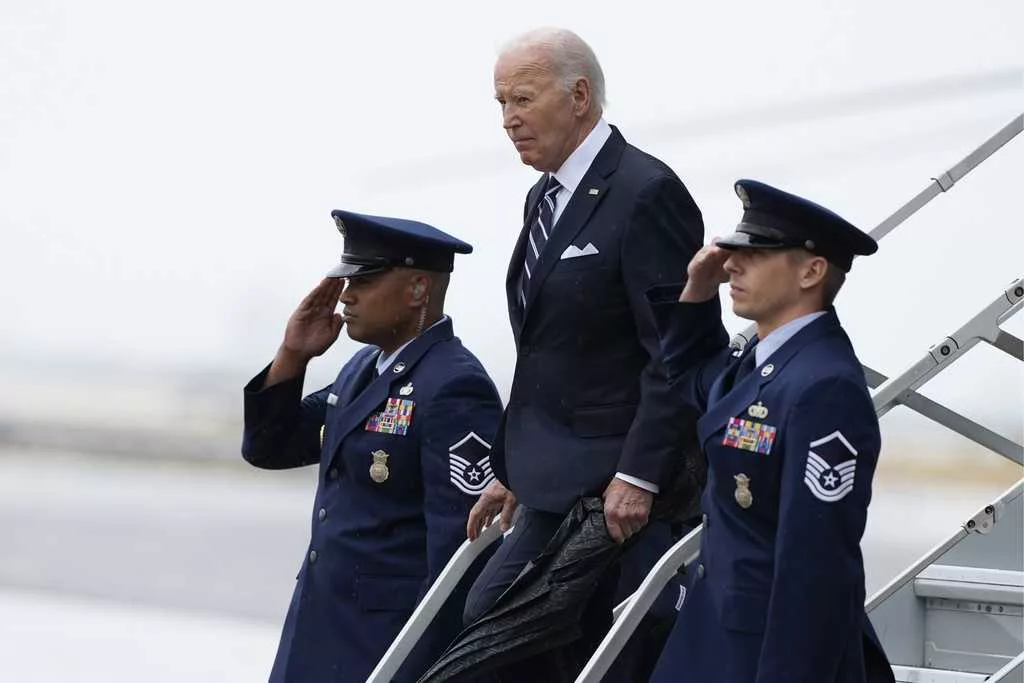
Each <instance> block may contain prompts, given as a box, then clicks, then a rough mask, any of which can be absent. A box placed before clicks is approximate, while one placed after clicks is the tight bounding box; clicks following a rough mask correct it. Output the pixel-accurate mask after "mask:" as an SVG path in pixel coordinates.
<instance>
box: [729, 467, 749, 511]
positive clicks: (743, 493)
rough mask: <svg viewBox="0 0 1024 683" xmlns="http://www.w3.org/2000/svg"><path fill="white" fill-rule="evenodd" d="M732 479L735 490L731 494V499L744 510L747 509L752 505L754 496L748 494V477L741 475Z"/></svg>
mask: <svg viewBox="0 0 1024 683" xmlns="http://www.w3.org/2000/svg"><path fill="white" fill-rule="evenodd" d="M733 479H735V480H736V490H735V491H734V492H733V494H732V495H733V498H735V499H736V503H737V504H738V505H739V506H740V507H741V508H743V509H744V510H746V509H747V508H748V507H750V506H751V505H753V504H754V494H753V493H751V492H750V477H748V476H747V475H745V474H743V473H742V472H741V473H740V474H737V475H734V476H733Z"/></svg>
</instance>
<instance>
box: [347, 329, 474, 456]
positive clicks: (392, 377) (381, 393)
mask: <svg viewBox="0 0 1024 683" xmlns="http://www.w3.org/2000/svg"><path fill="white" fill-rule="evenodd" d="M453 336H454V335H453V332H452V321H451V320H450V319H448V320H445V321H444V322H441V323H439V324H437V325H435V326H434V327H431V328H430V329H429V330H427V331H426V332H424V333H423V334H421V335H420V336H419V337H416V339H414V340H413V341H412V342H411V343H410V344H409V345H408V346H406V347H405V348H404V349H402V352H401V353H400V354H398V357H397V358H395V360H394V361H392V363H391V365H390V366H389V367H388V369H387V370H385V371H384V373H383V374H382V375H380V376H379V377H377V378H376V379H374V380H373V381H372V382H370V384H369V386H367V387H366V388H365V389H364V390H363V391H362V392H360V393H358V394H356V395H354V396H351V397H350V401H351V402H350V403H348V404H345V405H344V406H343V407H342V406H340V407H341V410H340V411H339V412H340V413H341V416H340V419H339V420H338V422H337V424H336V425H335V428H334V430H333V431H334V435H333V438H334V443H333V445H332V448H331V460H332V461H333V460H334V458H336V457H337V455H338V450H339V447H340V445H341V443H342V441H344V440H345V438H346V437H347V436H348V435H349V434H350V433H351V432H352V430H354V429H355V428H356V427H358V426H360V425H363V424H365V423H366V420H367V419H369V417H370V415H372V414H373V413H374V412H376V411H377V409H378V408H380V405H381V404H382V403H384V401H385V400H386V399H387V398H388V396H389V395H390V394H391V385H392V384H394V383H395V382H399V381H401V380H402V379H404V378H405V376H406V375H408V374H409V373H410V372H411V371H412V369H413V368H414V367H416V364H417V363H419V361H420V359H421V358H423V356H424V354H426V352H427V351H429V350H430V348H431V347H432V346H434V344H437V343H438V342H442V341H447V340H449V339H451V338H452V337H453ZM376 359H377V354H375V353H371V354H368V355H367V360H366V361H364V363H365V365H364V366H363V367H361V368H360V370H361V371H363V372H371V371H372V370H371V369H370V368H371V367H372V366H373V365H375V364H376ZM362 376H364V375H362V374H357V375H356V377H362ZM339 403H340V401H339Z"/></svg>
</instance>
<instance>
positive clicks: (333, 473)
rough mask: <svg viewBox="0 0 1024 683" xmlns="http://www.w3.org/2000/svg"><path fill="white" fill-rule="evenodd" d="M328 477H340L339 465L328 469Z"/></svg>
mask: <svg viewBox="0 0 1024 683" xmlns="http://www.w3.org/2000/svg"><path fill="white" fill-rule="evenodd" d="M327 478H328V479H337V478H338V468H337V467H332V468H331V469H329V470H327Z"/></svg>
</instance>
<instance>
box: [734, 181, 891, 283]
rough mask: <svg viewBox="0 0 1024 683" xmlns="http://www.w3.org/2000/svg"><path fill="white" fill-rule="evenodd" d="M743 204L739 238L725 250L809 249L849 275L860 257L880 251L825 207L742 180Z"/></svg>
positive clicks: (739, 190)
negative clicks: (855, 257) (851, 267)
mask: <svg viewBox="0 0 1024 683" xmlns="http://www.w3.org/2000/svg"><path fill="white" fill-rule="evenodd" d="M734 188H735V190H736V195H737V196H738V197H739V198H740V201H742V202H743V218H742V219H740V223H739V225H737V226H736V232H734V233H733V234H731V235H728V236H727V237H723V238H721V239H719V240H718V242H717V244H718V246H720V247H722V248H723V249H793V248H799V249H806V250H807V251H809V252H811V253H813V254H817V255H819V256H823V257H824V258H826V259H827V260H828V261H829V263H832V264H834V265H835V266H837V267H838V268H840V269H842V270H843V271H849V270H850V266H851V265H852V264H853V257H854V256H855V255H859V256H867V255H868V254H873V253H875V251H876V250H877V249H878V244H877V243H876V242H875V240H874V239H873V238H872V237H871V236H870V235H868V234H867V233H865V232H862V231H861V230H859V229H857V228H856V227H854V226H853V225H852V224H851V223H849V222H848V221H846V220H845V219H844V218H842V217H841V216H838V215H837V214H835V213H833V212H832V211H829V210H828V209H826V208H825V207H823V206H820V205H818V204H815V203H814V202H812V201H810V200H807V199H804V198H803V197H798V196H796V195H794V194H790V193H788V192H783V191H782V190H780V189H778V188H775V187H772V186H771V185H766V184H765V183H762V182H758V181H756V180H745V179H744V180H737V181H736V183H735V185H734Z"/></svg>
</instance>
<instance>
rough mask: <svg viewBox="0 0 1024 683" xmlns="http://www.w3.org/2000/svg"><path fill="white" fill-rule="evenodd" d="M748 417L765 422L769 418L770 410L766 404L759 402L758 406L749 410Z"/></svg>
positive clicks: (753, 406)
mask: <svg viewBox="0 0 1024 683" xmlns="http://www.w3.org/2000/svg"><path fill="white" fill-rule="evenodd" d="M747 415H749V416H750V417H756V418H757V419H759V420H763V419H764V418H766V417H768V409H767V408H765V406H764V404H763V403H761V402H760V401H758V402H757V403H756V404H754V405H752V406H750V407H749V408H747Z"/></svg>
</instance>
